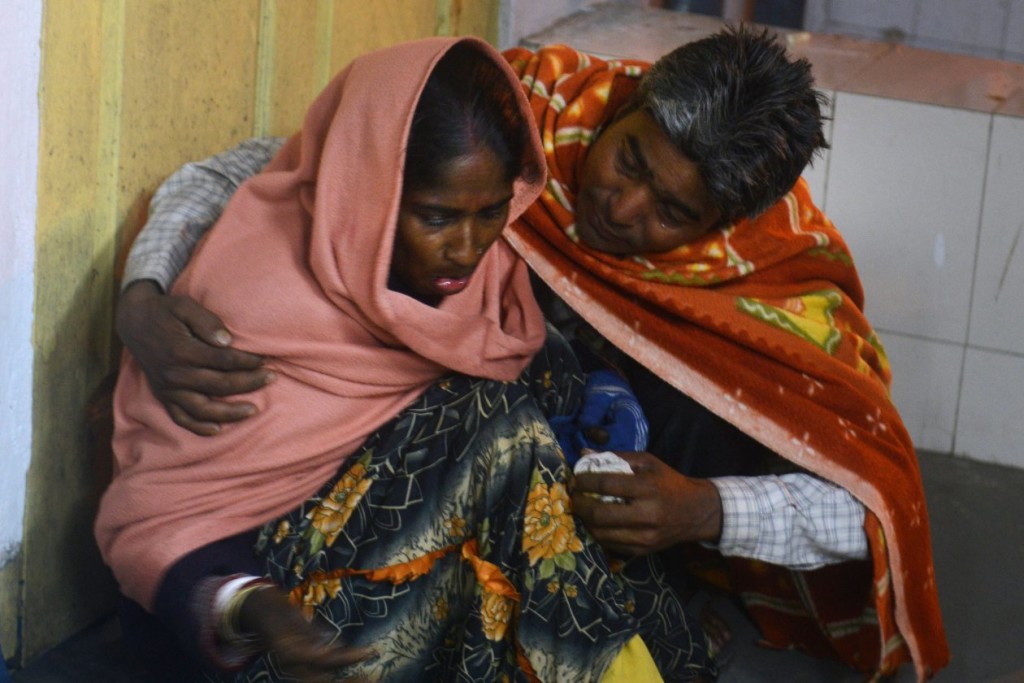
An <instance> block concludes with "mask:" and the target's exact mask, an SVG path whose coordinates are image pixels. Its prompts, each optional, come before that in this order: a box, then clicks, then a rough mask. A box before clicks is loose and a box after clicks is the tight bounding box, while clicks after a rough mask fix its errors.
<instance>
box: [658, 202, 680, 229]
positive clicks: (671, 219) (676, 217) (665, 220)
mask: <svg viewBox="0 0 1024 683" xmlns="http://www.w3.org/2000/svg"><path fill="white" fill-rule="evenodd" d="M658 220H659V221H661V223H662V225H664V226H665V227H668V228H681V227H683V225H684V224H685V223H686V216H684V215H682V214H681V213H680V212H679V211H676V210H675V209H673V208H671V207H668V206H660V207H658Z"/></svg>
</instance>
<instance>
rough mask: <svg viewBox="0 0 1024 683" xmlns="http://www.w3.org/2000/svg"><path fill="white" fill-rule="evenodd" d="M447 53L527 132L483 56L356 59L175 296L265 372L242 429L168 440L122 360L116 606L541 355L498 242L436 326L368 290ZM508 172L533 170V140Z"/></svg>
mask: <svg viewBox="0 0 1024 683" xmlns="http://www.w3.org/2000/svg"><path fill="white" fill-rule="evenodd" d="M459 42H467V43H470V44H472V45H473V46H475V47H476V48H477V49H478V50H479V51H480V52H481V53H483V54H484V55H486V56H487V57H488V58H489V59H491V60H492V61H493V62H494V63H495V64H497V65H498V66H499V67H500V68H501V70H502V71H503V72H504V73H505V74H506V75H507V77H508V87H509V88H512V89H513V90H514V91H515V93H516V96H517V98H518V102H519V107H520V110H521V111H522V113H523V116H525V117H529V116H530V110H529V105H528V104H527V102H526V98H525V96H523V94H522V91H521V89H520V87H519V84H518V80H517V78H516V76H515V75H514V74H513V73H512V72H511V70H510V69H509V67H508V65H507V63H506V62H505V61H504V60H503V59H502V57H501V55H500V54H498V53H497V52H496V51H495V50H494V49H493V48H491V47H490V46H488V45H487V44H486V43H484V42H483V41H480V40H477V39H471V38H465V39H461V41H460V40H458V39H448V38H432V39H426V40H420V41H415V42H412V43H407V44H403V45H399V46H396V47H392V48H389V49H385V50H381V51H378V52H374V53H371V54H368V55H366V56H363V57H361V58H359V59H357V60H355V61H354V62H353V63H352V64H351V65H349V66H348V67H347V68H346V69H345V70H344V71H342V72H341V73H340V74H339V75H338V76H337V77H335V79H334V80H333V81H332V82H331V83H330V84H329V85H328V86H327V88H326V89H325V90H324V91H323V93H321V95H320V96H319V97H318V98H317V100H316V101H315V102H314V103H313V105H312V107H311V108H310V109H309V112H308V113H307V115H306V119H305V121H304V124H303V127H302V130H301V131H300V132H299V133H297V134H296V135H295V136H294V137H292V138H291V139H290V140H289V141H288V143H287V144H286V145H285V147H284V148H283V149H282V151H281V152H280V153H279V154H278V156H277V157H276V158H275V159H274V161H273V162H272V163H271V164H270V166H268V167H267V169H266V171H265V172H264V173H263V174H261V175H259V176H257V177H255V178H253V179H251V180H250V181H248V182H247V183H245V184H244V185H243V186H242V187H241V188H240V189H239V191H238V192H237V193H236V195H235V197H234V198H233V199H232V201H231V203H230V204H229V205H228V208H227V209H226V211H225V213H224V215H223V217H222V218H221V220H220V222H219V223H218V226H217V229H216V230H213V231H211V232H210V234H209V236H208V238H207V239H206V240H205V241H204V242H203V243H202V244H201V246H200V248H199V249H198V251H197V253H196V255H195V256H194V258H193V260H192V262H191V264H190V266H189V268H188V269H187V270H186V271H185V272H184V273H183V274H182V276H181V278H180V279H179V280H178V282H177V284H176V285H175V287H174V293H175V294H184V295H188V296H191V297H194V298H195V299H197V300H198V301H199V302H200V303H201V304H203V305H204V306H206V307H208V308H210V309H211V310H213V311H215V312H216V313H217V314H218V315H220V316H221V318H222V319H223V321H224V322H225V324H226V325H227V327H228V328H229V329H230V330H231V331H232V334H233V335H234V338H235V344H236V345H237V346H238V347H239V348H241V349H245V350H247V351H252V352H254V353H259V354H263V355H265V356H266V357H267V358H268V359H269V361H268V366H269V367H270V368H272V369H273V370H274V371H275V373H276V374H277V379H276V380H275V381H274V382H272V383H271V384H270V385H269V386H267V387H266V388H264V389H261V390H260V391H258V392H256V393H254V394H252V395H251V396H248V397H247V399H248V400H250V401H252V402H253V403H255V404H256V405H257V406H258V407H259V410H260V412H259V414H258V415H256V416H254V417H252V418H250V419H248V420H246V421H244V422H241V423H237V424H231V425H226V426H225V427H224V429H223V431H222V433H221V434H219V435H217V436H214V437H200V436H196V435H194V434H192V433H191V432H188V431H186V430H185V429H183V428H181V427H179V426H177V425H175V424H174V423H173V422H172V421H171V419H170V418H169V417H168V415H167V413H166V412H165V410H164V408H163V406H162V405H161V404H160V403H159V402H158V401H157V400H156V399H155V398H154V397H153V395H152V393H151V392H150V390H149V387H148V384H147V382H146V379H145V377H144V376H143V374H142V373H141V371H140V369H139V367H138V366H137V365H136V364H135V362H134V361H133V360H132V359H131V357H130V356H128V355H127V354H126V355H125V357H124V361H123V363H122V367H121V374H120V379H119V382H118V387H117V392H116V396H115V425H116V427H115V428H116V431H115V436H114V450H115V455H116V459H117V469H118V473H117V475H116V477H115V479H114V481H113V482H112V483H111V485H110V488H109V489H108V490H107V492H106V493H105V495H104V497H103V501H102V504H101V508H100V512H99V516H98V519H97V523H96V537H97V540H98V542H99V546H100V549H101V552H102V554H103V557H104V559H105V560H106V562H107V563H108V564H109V565H110V566H111V567H112V568H113V570H114V573H115V575H116V577H117V579H118V581H119V582H120V585H121V589H122V591H123V592H124V593H125V594H126V595H128V596H129V597H131V598H133V599H135V600H136V601H138V602H140V603H141V604H143V605H145V606H151V604H152V600H153V598H154V597H155V592H156V589H157V587H158V586H159V584H160V581H161V580H162V577H163V575H164V573H165V572H166V571H167V570H168V569H169V568H170V567H171V565H173V564H174V562H175V561H176V560H178V559H179V558H181V557H182V556H184V555H185V554H187V553H189V552H190V551H192V550H195V549H197V548H199V547H201V546H203V545H205V544H207V543H210V542H212V541H215V540H218V539H220V538H224V537H227V536H230V535H233V534H236V533H239V532H242V531H244V530H247V529H252V528H254V527H256V526H257V525H259V524H262V523H264V522H267V521H268V520H272V519H274V518H275V517H277V516H279V515H281V514H283V513H285V512H287V511H289V510H290V509H292V508H293V507H295V506H297V505H298V504H299V503H301V502H302V501H303V500H305V499H306V498H307V497H308V496H310V495H311V494H313V493H314V492H315V491H316V490H317V489H318V488H319V487H320V486H321V485H323V484H324V483H325V482H326V481H327V480H328V479H329V478H330V477H331V476H332V475H333V474H334V473H335V472H336V471H337V470H338V467H339V466H340V465H341V464H342V463H343V462H344V461H345V459H346V458H347V457H348V456H349V455H350V454H351V453H352V452H353V451H354V450H355V449H356V448H357V447H358V446H359V445H360V444H361V443H362V442H363V441H364V440H365V439H366V438H367V436H368V435H369V434H371V433H372V432H373V431H374V430H376V429H377V428H379V427H380V426H381V425H383V424H384V423H385V422H387V421H388V420H389V419H391V418H392V417H394V416H395V415H396V414H398V413H399V412H400V411H401V410H402V408H404V407H405V406H406V405H408V404H409V403H410V402H411V401H412V400H413V399H414V398H415V397H416V396H417V395H419V394H420V393H421V392H423V391H424V389H425V388H426V387H428V386H429V385H430V384H431V383H432V382H434V381H436V380H437V379H439V378H440V377H441V376H443V375H444V374H446V373H448V372H450V371H456V372H460V373H465V374H468V375H473V376H479V377H485V378H489V379H495V380H512V379H514V378H515V377H517V376H518V374H519V373H520V372H521V371H522V370H523V368H524V367H525V366H526V364H527V363H528V362H529V360H530V359H531V357H532V356H533V354H534V353H535V352H536V351H537V349H538V348H539V347H540V345H541V344H542V343H543V338H544V325H543V319H542V317H541V314H540V311H539V310H538V308H537V305H536V303H535V301H534V299H533V296H532V294H531V291H530V285H529V280H528V274H527V270H526V267H525V265H524V264H523V262H522V261H521V260H520V259H519V258H518V257H517V256H516V255H515V254H514V253H513V252H512V250H511V249H510V248H509V247H508V246H507V245H506V244H505V243H504V241H503V240H499V241H498V242H496V243H495V244H494V246H493V247H491V249H490V250H489V251H488V253H487V254H486V255H485V257H484V258H483V260H482V261H481V263H480V265H479V267H478V268H477V271H476V272H475V274H474V275H473V277H472V279H471V281H470V284H469V286H468V287H467V289H465V290H464V291H462V292H460V293H459V294H457V295H454V296H451V297H448V298H446V299H445V300H443V301H442V303H441V304H440V305H439V306H438V307H436V308H433V307H430V306H426V305H424V304H422V303H419V302H418V301H415V300H413V299H412V298H409V297H408V296H405V295H402V294H399V293H397V292H395V291H392V290H390V289H388V287H387V281H388V274H389V269H390V264H391V250H392V244H393V241H394V235H395V226H396V219H397V215H398V207H399V202H400V199H401V189H402V188H401V184H402V169H403V164H404V158H405V141H406V139H407V136H408V133H409V127H410V122H411V119H412V115H413V111H414V109H415V107H416V103H417V101H418V98H419V95H420V92H421V90H422V88H423V85H424V83H425V81H426V79H427V77H428V76H429V75H430V73H431V71H432V70H433V68H434V66H435V64H436V63H437V61H438V60H439V59H440V58H441V57H442V56H443V55H444V54H445V53H446V52H447V51H448V50H449V49H450V48H451V47H452V46H453V45H455V44H457V43H459ZM527 121H529V118H527ZM531 129H532V127H531ZM528 153H529V162H530V165H531V166H532V167H533V168H535V169H543V168H544V161H543V154H542V152H541V148H540V143H539V138H538V137H537V135H536V133H533V137H532V138H531V144H530V146H529V148H528ZM525 175H527V176H528V175H529V174H525ZM542 184H543V176H542V174H541V173H540V172H539V171H538V172H537V173H534V174H533V176H532V177H529V178H525V177H524V178H520V179H519V180H517V181H516V183H515V187H514V198H513V201H512V205H511V210H510V215H509V220H512V219H514V218H515V217H517V216H518V215H519V214H521V213H522V212H523V211H524V210H525V209H526V207H527V206H529V205H530V204H531V203H532V202H533V200H534V199H535V198H536V197H537V196H538V194H539V193H540V190H541V187H542Z"/></svg>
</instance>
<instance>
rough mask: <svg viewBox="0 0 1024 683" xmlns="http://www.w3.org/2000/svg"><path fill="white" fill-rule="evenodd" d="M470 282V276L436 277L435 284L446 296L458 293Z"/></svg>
mask: <svg viewBox="0 0 1024 683" xmlns="http://www.w3.org/2000/svg"><path fill="white" fill-rule="evenodd" d="M468 284H469V277H435V278H434V286H435V287H437V289H438V291H439V292H441V293H442V294H444V295H445V296H451V295H452V294H458V293H459V292H461V291H462V290H464V289H465V288H466V285H468Z"/></svg>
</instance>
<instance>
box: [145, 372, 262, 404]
mask: <svg viewBox="0 0 1024 683" xmlns="http://www.w3.org/2000/svg"><path fill="white" fill-rule="evenodd" d="M274 377H275V375H274V373H273V372H271V371H270V370H266V369H262V368H261V369H257V370H235V371H231V372H226V371H221V370H211V369H209V368H194V367H174V368H169V369H168V370H167V371H166V372H165V373H164V377H163V382H164V387H165V390H166V391H167V392H173V391H189V392H195V393H197V394H204V395H206V396H234V395H235V394H245V393H248V392H250V391H256V390H257V389H260V388H262V387H264V386H266V385H267V384H269V383H270V382H271V381H273V379H274ZM190 412H191V411H190Z"/></svg>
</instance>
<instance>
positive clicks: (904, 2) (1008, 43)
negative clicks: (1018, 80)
mask: <svg viewBox="0 0 1024 683" xmlns="http://www.w3.org/2000/svg"><path fill="white" fill-rule="evenodd" d="M804 28H805V29H807V30H808V31H814V32H817V33H839V34H845V35H853V36H860V37H864V38H870V39H873V40H882V39H886V38H894V37H896V35H897V34H898V35H899V36H900V37H901V38H902V42H903V43H905V44H907V45H912V46H914V47H923V48H929V49H933V50H942V51H945V52H959V53H962V54H970V55H975V56H978V57H991V58H996V59H1011V60H1015V61H1024V0H806V4H805V10H804Z"/></svg>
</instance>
